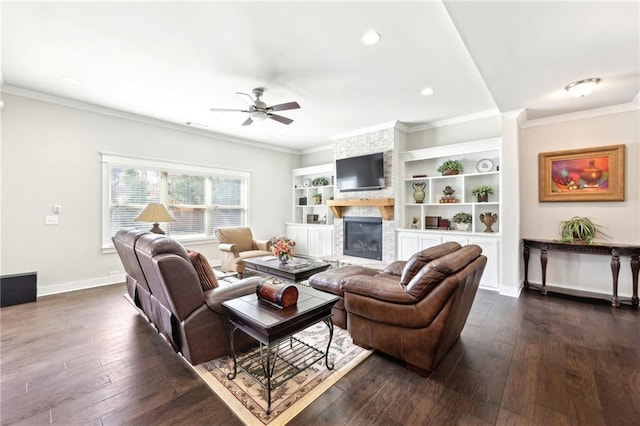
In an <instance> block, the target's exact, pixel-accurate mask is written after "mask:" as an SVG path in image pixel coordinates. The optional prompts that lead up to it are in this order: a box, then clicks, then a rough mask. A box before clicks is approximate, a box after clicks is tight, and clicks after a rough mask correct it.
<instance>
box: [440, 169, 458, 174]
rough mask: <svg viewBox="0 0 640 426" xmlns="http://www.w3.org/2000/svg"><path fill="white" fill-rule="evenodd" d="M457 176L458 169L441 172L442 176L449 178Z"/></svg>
mask: <svg viewBox="0 0 640 426" xmlns="http://www.w3.org/2000/svg"><path fill="white" fill-rule="evenodd" d="M457 174H458V169H446V170H444V171H443V172H442V176H451V175H457Z"/></svg>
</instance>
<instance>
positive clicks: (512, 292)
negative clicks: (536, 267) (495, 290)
mask: <svg viewBox="0 0 640 426" xmlns="http://www.w3.org/2000/svg"><path fill="white" fill-rule="evenodd" d="M521 291H522V284H518V286H517V287H507V286H500V295H501V296H509V297H520V292H521Z"/></svg>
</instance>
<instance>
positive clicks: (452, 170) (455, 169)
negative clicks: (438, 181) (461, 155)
mask: <svg viewBox="0 0 640 426" xmlns="http://www.w3.org/2000/svg"><path fill="white" fill-rule="evenodd" d="M438 171H439V172H440V173H442V174H443V175H444V176H447V175H457V174H458V173H462V172H463V171H464V167H462V163H461V162H459V161H458V160H447V161H445V162H444V163H442V164H441V165H440V167H438Z"/></svg>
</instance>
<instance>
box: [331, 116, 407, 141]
mask: <svg viewBox="0 0 640 426" xmlns="http://www.w3.org/2000/svg"><path fill="white" fill-rule="evenodd" d="M387 129H398V130H401V131H403V132H405V133H406V132H408V130H409V127H407V125H406V124H404V123H401V122H399V121H391V122H388V123H382V124H377V125H375V126H371V127H365V128H362V129H357V130H352V131H350V132H347V133H342V134H339V135H336V136H331V137H330V138H329V139H331V140H332V141H337V140H339V139H344V138H350V137H353V136H360V135H364V134H366V133H372V132H379V131H380V130H387Z"/></svg>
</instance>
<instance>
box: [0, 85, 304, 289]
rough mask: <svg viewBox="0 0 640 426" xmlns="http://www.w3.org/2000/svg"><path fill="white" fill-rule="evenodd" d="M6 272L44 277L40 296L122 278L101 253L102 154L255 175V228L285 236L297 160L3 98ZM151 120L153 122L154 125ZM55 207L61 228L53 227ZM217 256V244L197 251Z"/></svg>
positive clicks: (259, 233)
mask: <svg viewBox="0 0 640 426" xmlns="http://www.w3.org/2000/svg"><path fill="white" fill-rule="evenodd" d="M3 101H4V103H5V106H4V109H2V125H3V126H2V133H1V134H2V155H1V161H2V163H1V164H2V172H1V182H2V187H1V188H2V206H1V208H2V211H1V214H2V216H1V217H2V224H1V227H2V229H1V234H0V235H1V237H2V239H1V243H2V259H1V264H0V268H1V273H2V274H11V273H19V272H27V271H37V272H38V294H39V295H43V294H48V293H53V292H58V291H65V290H69V289H76V288H83V287H88V286H94V285H103V284H106V283H109V282H113V281H114V278H113V277H109V273H110V271H116V270H117V271H119V272H121V273H124V269H123V267H122V265H121V263H120V261H119V259H118V256H117V254H116V253H115V252H114V253H108V254H102V253H101V249H100V236H101V229H100V227H101V191H102V182H101V163H100V155H99V153H100V152H101V151H106V152H111V153H117V154H129V155H135V156H140V157H150V158H157V159H164V160H171V161H177V162H187V163H196V164H202V165H206V166H212V167H222V168H236V169H242V170H248V171H250V172H251V192H250V208H251V214H250V225H251V227H252V229H253V231H254V234H255V236H256V237H257V238H270V237H272V236H274V235H276V234H281V233H283V232H284V223H285V222H286V221H287V220H288V218H289V215H290V206H291V202H292V201H291V191H284V190H282V188H289V187H290V181H291V169H292V168H295V167H298V166H299V157H298V155H296V154H292V153H286V152H279V151H274V150H268V149H261V148H258V147H252V146H249V145H243V144H238V143H232V142H228V141H224V140H221V139H216V138H213V137H208V136H205V135H201V134H196V133H193V132H191V130H190V129H188V128H185V131H182V130H180V127H179V126H166V127H163V126H158V125H153V124H148V123H144V122H138V121H133V120H129V119H124V118H121V117H116V116H110V115H104V114H100V113H96V112H91V111H87V110H82V109H77V108H72V107H68V106H62V105H58V104H55V103H50V102H45V101H41V100H35V99H30V98H26V97H22V96H16V95H11V94H6V93H3ZM147 121H149V122H150V120H147ZM54 204H60V205H62V214H61V215H60V224H59V225H57V226H52V225H45V224H44V217H45V216H46V215H50V214H52V206H53V205H54ZM194 249H197V250H199V251H202V252H203V253H204V254H205V255H206V256H207V257H209V258H210V259H213V261H215V259H218V258H219V254H218V250H217V245H216V244H214V243H208V244H203V245H198V246H194Z"/></svg>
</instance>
